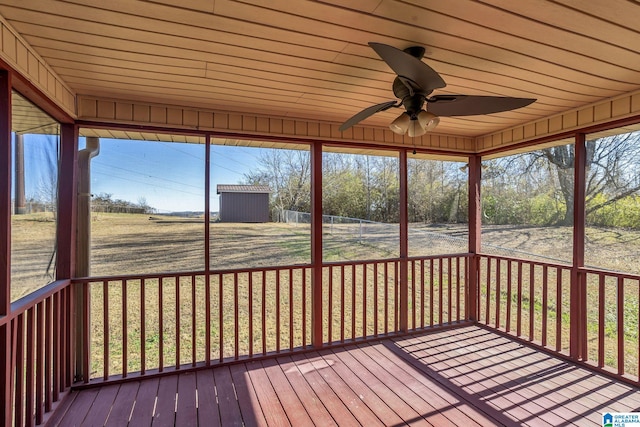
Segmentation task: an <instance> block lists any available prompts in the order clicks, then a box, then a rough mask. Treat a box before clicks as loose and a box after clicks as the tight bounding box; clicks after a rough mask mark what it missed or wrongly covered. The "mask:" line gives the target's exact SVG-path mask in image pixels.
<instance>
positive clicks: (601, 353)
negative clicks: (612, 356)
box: [598, 274, 605, 368]
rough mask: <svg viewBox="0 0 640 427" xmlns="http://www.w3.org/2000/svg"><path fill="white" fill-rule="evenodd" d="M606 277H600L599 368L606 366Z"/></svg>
mask: <svg viewBox="0 0 640 427" xmlns="http://www.w3.org/2000/svg"><path fill="white" fill-rule="evenodd" d="M604 280H605V277H604V274H599V275H598V366H599V367H600V368H602V367H603V366H604V322H605V317H604V316H605V313H604V308H605V305H604V293H605V286H604V285H605V283H604Z"/></svg>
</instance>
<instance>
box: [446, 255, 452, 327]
mask: <svg viewBox="0 0 640 427" xmlns="http://www.w3.org/2000/svg"><path fill="white" fill-rule="evenodd" d="M451 262H452V258H451V257H447V279H448V283H447V303H448V306H447V315H448V316H447V320H448V322H449V323H451V320H452V314H451V310H453V305H452V304H453V301H452V299H453V293H452V291H453V282H452V281H451V280H452V278H453V275H452V272H451V268H452V267H451V265H452V264H451Z"/></svg>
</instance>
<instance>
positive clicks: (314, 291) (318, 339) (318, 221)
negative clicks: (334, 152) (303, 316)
mask: <svg viewBox="0 0 640 427" xmlns="http://www.w3.org/2000/svg"><path fill="white" fill-rule="evenodd" d="M311 264H312V276H311V343H312V344H313V346H314V347H316V348H320V347H322V345H323V341H324V340H323V331H322V324H323V321H324V319H323V318H322V144H320V143H318V142H315V143H312V144H311Z"/></svg>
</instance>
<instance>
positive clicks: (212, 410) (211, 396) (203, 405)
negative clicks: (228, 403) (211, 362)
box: [196, 369, 221, 427]
mask: <svg viewBox="0 0 640 427" xmlns="http://www.w3.org/2000/svg"><path fill="white" fill-rule="evenodd" d="M196 387H197V388H198V423H199V424H200V425H209V426H211V427H219V426H220V425H221V424H220V410H219V409H218V400H217V397H216V383H215V382H214V380H213V371H212V370H211V369H207V370H202V371H198V372H196Z"/></svg>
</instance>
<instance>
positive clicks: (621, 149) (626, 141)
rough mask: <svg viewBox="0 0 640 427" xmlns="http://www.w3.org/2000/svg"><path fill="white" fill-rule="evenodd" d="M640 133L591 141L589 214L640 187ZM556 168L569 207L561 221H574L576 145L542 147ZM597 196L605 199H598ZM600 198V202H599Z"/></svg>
mask: <svg viewBox="0 0 640 427" xmlns="http://www.w3.org/2000/svg"><path fill="white" fill-rule="evenodd" d="M639 144H640V132H632V133H624V134H618V135H613V136H608V137H604V138H600V139H595V140H590V141H587V142H586V144H585V146H586V152H585V157H586V159H585V160H586V173H585V175H586V188H585V194H586V206H587V207H586V214H587V215H588V214H589V213H591V212H595V211H597V210H598V209H601V208H603V207H605V206H607V205H610V204H612V203H615V202H616V201H618V200H620V199H623V198H625V197H627V196H630V195H632V194H634V193H636V192H637V191H638V190H640V178H639V176H638V172H639V170H638V169H639V168H640V145H639ZM542 155H543V156H544V158H545V159H546V160H547V161H548V162H549V164H550V165H552V166H554V167H555V174H556V177H557V179H558V183H559V186H560V191H561V192H562V195H563V197H564V201H565V203H566V206H567V209H566V212H565V215H564V218H563V219H562V220H561V221H560V223H561V224H563V225H567V224H571V223H572V221H573V196H574V184H573V183H574V175H573V174H574V166H575V151H574V150H573V146H569V145H562V146H557V147H551V148H547V149H544V150H542ZM597 195H604V196H605V197H604V198H598V199H596V196H597ZM596 200H600V201H596Z"/></svg>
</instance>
